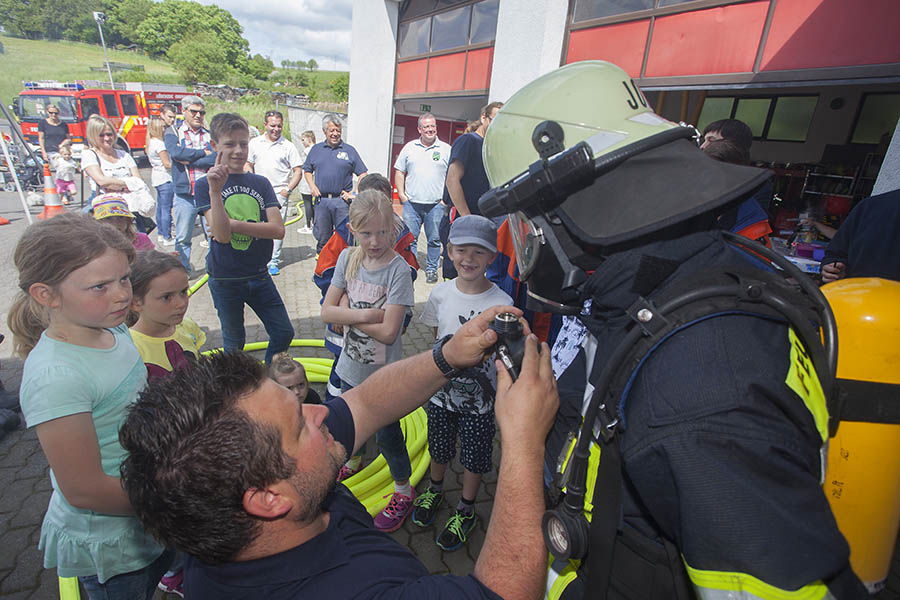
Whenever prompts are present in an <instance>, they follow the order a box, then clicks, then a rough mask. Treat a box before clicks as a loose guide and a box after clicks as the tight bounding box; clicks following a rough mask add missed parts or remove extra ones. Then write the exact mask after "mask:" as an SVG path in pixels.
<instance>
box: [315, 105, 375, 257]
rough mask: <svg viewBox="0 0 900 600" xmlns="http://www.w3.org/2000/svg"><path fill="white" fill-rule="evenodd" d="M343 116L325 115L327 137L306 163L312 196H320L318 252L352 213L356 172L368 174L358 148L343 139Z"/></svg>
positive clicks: (317, 212) (360, 176)
mask: <svg viewBox="0 0 900 600" xmlns="http://www.w3.org/2000/svg"><path fill="white" fill-rule="evenodd" d="M341 127H342V126H341V118H340V117H338V116H337V115H336V114H334V113H329V114H327V115H325V116H324V117H323V118H322V131H323V132H324V133H325V141H324V142H320V143H318V144H316V145H315V146H313V147H312V148H310V149H309V154H308V155H307V157H306V162H305V163H303V176H304V177H305V178H306V182H307V183H308V184H309V189H310V191H311V192H312V195H313V198H318V199H319V204H318V206H316V219H315V221H314V222H313V235H314V236H315V238H316V252H319V251H320V250H321V249H322V246H324V245H325V244H326V243H327V242H328V238H330V237H331V234H332V233H334V226H335V225H336V224H338V223H340V222H341V221H343V220H344V218H346V217H347V216H348V215H349V214H350V208H349V206H350V202H351V201H352V200H353V192H352V190H353V175H354V174H355V175H356V176H357V178H358V179H362V178H363V177H365V176H366V165H365V163H364V162H363V161H362V158H360V156H359V153H358V152H357V151H356V148H354V147H353V146H351V145H350V144H346V143H344V141H343V140H342V139H341Z"/></svg>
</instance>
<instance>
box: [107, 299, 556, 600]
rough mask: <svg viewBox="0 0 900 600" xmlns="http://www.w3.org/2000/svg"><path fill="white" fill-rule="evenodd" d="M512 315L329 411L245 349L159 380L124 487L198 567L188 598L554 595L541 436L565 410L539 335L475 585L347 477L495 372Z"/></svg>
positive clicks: (145, 402)
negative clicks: (437, 565)
mask: <svg viewBox="0 0 900 600" xmlns="http://www.w3.org/2000/svg"><path fill="white" fill-rule="evenodd" d="M500 312H513V313H514V314H517V315H521V311H519V310H518V309H515V308H513V307H509V306H496V307H493V308H490V309H488V310H485V311H484V312H483V313H481V315H479V316H477V317H475V318H473V319H471V320H470V321H468V322H467V323H466V324H464V325H463V326H462V327H461V328H460V329H459V331H457V333H456V334H455V335H454V336H452V337H450V336H448V337H447V338H443V339H442V340H439V341H438V343H437V344H435V349H434V350H433V351H432V352H423V353H421V354H419V355H417V356H413V357H410V358H407V359H405V360H402V361H400V362H396V363H392V364H390V365H387V366H385V367H382V368H381V369H379V370H378V371H377V372H375V373H374V374H373V375H371V376H370V377H369V378H368V379H366V380H365V381H364V382H363V383H362V384H361V385H359V386H358V387H356V388H354V389H352V390H350V391H348V392H347V393H345V394H344V395H343V397H338V398H335V399H334V400H332V401H330V402H328V403H326V404H324V405H314V404H301V403H299V402H298V401H297V397H296V396H295V395H294V394H293V392H291V391H290V390H288V389H287V388H284V387H282V386H280V385H278V384H277V383H275V382H274V381H273V380H270V379H268V378H267V377H266V375H265V370H264V367H263V366H262V365H260V364H259V362H258V361H257V360H255V359H253V358H252V357H250V356H248V355H245V354H242V353H236V354H222V353H216V354H214V355H211V356H209V357H203V358H201V359H200V360H199V361H198V362H197V363H196V364H195V365H192V366H191V367H190V368H188V369H183V370H181V371H177V372H175V373H173V374H172V376H171V377H164V378H157V379H155V380H154V381H153V382H152V383H151V384H150V385H149V386H148V388H147V389H146V390H145V391H144V392H143V393H142V394H141V397H140V400H139V401H138V402H137V403H136V404H135V406H134V407H133V408H132V409H131V411H130V413H129V416H128V418H127V420H126V422H125V423H124V425H123V426H122V428H121V430H120V434H119V435H120V439H121V442H122V446H123V448H124V449H125V450H126V451H127V453H128V458H127V459H126V461H125V463H124V464H123V466H122V478H123V482H124V486H125V490H126V492H127V493H128V497H129V500H130V501H131V505H132V506H133V507H134V509H135V512H136V513H137V515H138V517H139V518H140V519H141V521H142V522H143V523H144V525H145V526H146V527H147V528H148V530H149V531H151V532H152V533H153V534H154V535H155V536H157V538H158V539H160V540H161V541H163V542H164V543H165V544H166V545H167V546H169V547H174V548H177V549H179V550H181V551H183V552H185V553H187V554H188V555H189V558H188V560H187V564H186V567H185V586H184V590H185V594H186V596H187V597H189V598H192V599H193V600H203V599H206V598H210V599H212V598H215V599H216V600H220V599H228V598H235V599H236V598H266V599H268V600H282V599H284V600H297V599H299V598H334V599H342V598H348V599H349V598H352V599H353V600H358V599H367V598H379V599H386V598H397V599H401V598H402V599H409V600H414V599H415V600H418V599H420V598H428V599H429V600H442V599H447V600H449V599H453V600H457V599H463V600H465V599H469V598H472V599H475V598H478V599H490V600H496V599H497V598H507V599H518V598H538V597H541V596H542V595H543V587H544V579H545V576H546V570H547V569H546V566H547V550H546V548H545V547H544V543H543V538H542V536H541V516H542V513H543V511H544V499H543V490H542V487H543V483H542V461H543V457H544V438H545V437H546V435H547V432H548V431H549V429H550V425H551V424H552V422H553V419H554V415H555V413H556V410H557V407H558V405H559V399H558V395H557V393H556V380H555V379H554V378H553V371H552V368H551V364H550V351H549V348H548V347H547V345H546V344H542V345H541V346H540V353H538V341H537V338H536V337H535V336H533V335H530V336H529V337H528V339H527V341H526V350H525V358H524V360H523V362H522V370H521V374H520V375H519V378H518V379H517V380H516V382H515V383H512V381H511V378H510V376H509V375H508V374H507V372H506V371H505V370H504V369H498V370H500V371H501V372H500V373H499V375H498V380H497V400H496V417H497V422H498V424H499V426H500V429H501V431H502V432H503V435H502V439H501V448H502V452H503V460H502V461H501V463H500V468H499V473H498V476H497V490H496V494H495V497H494V505H493V509H492V511H491V515H490V524H489V526H488V528H487V533H486V534H485V538H484V545H483V546H482V549H481V553H480V554H479V556H478V562H477V563H476V565H475V571H474V573H473V574H468V573H454V574H452V575H430V574H429V573H428V570H427V569H426V568H425V566H424V565H423V564H422V563H421V562H420V561H419V560H418V559H417V558H416V557H415V556H413V554H412V553H411V552H410V551H409V549H407V548H405V547H403V546H401V545H400V544H398V543H397V542H396V541H394V540H393V539H391V537H390V536H388V535H387V534H385V533H383V532H380V531H378V530H376V529H375V528H374V526H373V524H372V518H371V517H370V516H369V514H368V513H367V512H366V510H365V509H364V507H363V506H362V504H360V503H359V501H358V500H356V498H354V497H353V495H352V494H350V492H349V491H348V489H347V488H346V487H345V486H344V485H343V484H337V483H336V481H335V477H336V475H337V473H338V471H339V470H340V467H341V464H342V463H343V462H344V460H345V459H346V457H347V454H348V452H349V453H352V452H353V451H354V449H356V448H358V447H360V446H361V445H362V444H363V443H364V442H365V441H366V439H368V438H369V437H371V436H372V435H373V434H374V433H375V432H376V431H377V430H378V429H379V428H380V427H381V426H383V425H385V424H386V423H388V422H391V421H394V420H397V419H398V418H400V417H402V416H403V415H405V414H407V413H409V412H411V411H413V410H416V409H417V408H418V407H419V406H420V405H421V403H422V398H427V397H429V396H430V395H431V394H433V393H434V392H436V391H437V390H438V389H440V388H441V387H442V386H444V385H446V384H447V381H448V379H447V377H453V376H454V372H456V371H455V370H456V369H460V368H464V367H472V366H475V365H478V364H480V363H481V362H482V361H483V360H485V358H486V353H490V352H491V349H492V347H493V345H494V344H495V343H496V341H497V334H496V333H495V332H494V331H493V330H492V329H491V328H490V327H489V325H490V323H491V322H492V321H493V319H494V317H495V316H496V315H497V314H498V313H500ZM526 327H527V325H526ZM526 331H527V329H526Z"/></svg>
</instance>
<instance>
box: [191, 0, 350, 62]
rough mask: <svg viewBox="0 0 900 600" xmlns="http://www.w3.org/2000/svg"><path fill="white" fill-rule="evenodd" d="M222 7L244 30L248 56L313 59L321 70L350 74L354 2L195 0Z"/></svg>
mask: <svg viewBox="0 0 900 600" xmlns="http://www.w3.org/2000/svg"><path fill="white" fill-rule="evenodd" d="M198 1H199V2H200V3H201V4H214V5H216V6H218V7H219V8H224V9H225V10H227V11H229V12H230V13H231V15H232V16H233V17H234V18H235V19H237V20H238V22H239V23H240V24H241V26H242V27H243V28H244V38H245V39H246V40H247V41H249V42H250V53H251V54H257V53H259V54H262V55H263V56H268V57H269V58H271V59H272V62H274V63H275V66H276V67H278V66H280V65H281V61H282V60H285V59H287V60H309V59H310V58H314V59H316V62H317V63H319V68H320V69H325V70H338V71H349V70H350V18H351V14H352V12H353V11H352V8H353V0H198Z"/></svg>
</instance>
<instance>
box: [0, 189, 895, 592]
mask: <svg viewBox="0 0 900 600" xmlns="http://www.w3.org/2000/svg"><path fill="white" fill-rule="evenodd" d="M32 212H34V213H37V212H38V211H37V210H34V211H32ZM0 217H5V218H7V219H9V220H10V221H11V224H10V225H5V226H2V227H0V281H3V282H5V284H4V285H2V286H0V333H3V334H4V335H6V336H7V341H6V342H5V343H3V344H2V345H0V380H2V381H3V382H4V383H5V384H6V386H7V387H8V388H10V389H17V388H18V385H19V381H20V379H21V372H22V361H21V360H19V359H17V358H12V357H11V353H12V344H11V343H10V340H11V335H10V333H9V330H8V328H7V326H6V316H7V313H6V311H7V310H8V308H9V306H10V304H11V301H12V298H13V297H14V295H15V292H16V282H17V277H16V273H15V269H14V267H13V264H12V252H13V249H14V247H15V244H16V242H17V240H18V239H19V236H20V235H21V234H22V231H24V229H25V227H26V226H27V222H26V220H25V218H24V213H23V211H22V208H21V205H20V203H19V200H18V197H17V196H16V195H14V194H8V193H0ZM300 225H301V223H297V224H295V225H294V226H292V227H288V231H287V235H286V238H285V245H284V253H283V258H284V261H285V264H284V268H283V271H282V274H281V275H279V276H278V277H276V279H275V281H276V283H277V285H278V288H279V291H280V292H281V295H282V296H283V297H284V299H285V303H286V305H287V308H288V313H289V314H290V315H291V316H292V320H293V323H294V327H295V329H296V332H297V333H296V337H298V338H321V336H322V333H321V332H322V323H321V320H320V319H319V316H318V314H319V291H318V289H317V288H316V287H315V286H314V285H313V284H312V281H311V280H312V274H313V268H314V256H313V255H314V250H315V247H314V240H313V238H312V236H311V235H302V234H299V233H297V227H298V226H300ZM422 238H423V239H421V240H420V242H421V243H422V247H423V248H424V235H423V236H422ZM199 239H200V236H199V235H198V236H197V237H195V243H194V249H195V250H194V252H195V253H194V255H193V257H192V262H193V265H194V267H195V269H197V270H198V271H199V272H202V271H203V265H204V257H205V253H206V251H205V250H204V249H202V248H200V247H199V246H198V244H197V241H199ZM423 259H424V256H420V261H421V262H423V264H424V260H423ZM424 279H425V278H424V276H421V277H419V279H418V281H417V282H416V284H415V292H416V295H415V297H416V307H415V309H414V310H415V313H416V315H418V314H420V313H421V310H422V306H423V303H424V302H425V300H426V299H427V297H428V293H429V291H430V288H431V287H432V286H429V285H427V284H425V282H424ZM189 315H190V316H191V318H193V319H194V320H195V321H196V322H197V323H198V324H199V325H200V326H201V327H203V328H204V329H206V330H207V334H208V340H207V346H208V347H218V346H221V341H222V339H221V332H220V330H219V323H218V319H217V317H216V314H215V310H214V309H213V305H212V301H211V299H210V296H209V291H208V289H207V288H206V287H205V286H204V288H202V289H201V290H200V291H198V292H197V293H196V294H195V295H194V296H193V297H192V298H191V308H190V312H189ZM265 339H266V338H265V332H264V330H263V329H262V325H261V324H260V322H259V320H258V319H257V318H256V316H255V315H254V314H253V313H252V312H251V311H249V310H248V311H247V341H248V342H249V341H255V340H265ZM432 340H433V336H432V334H431V331H430V330H429V329H428V328H426V327H423V326H421V325H419V324H417V322H416V320H414V321H413V323H412V324H411V325H410V327H409V330H408V331H407V334H406V337H405V338H404V352H405V353H406V354H407V355H409V354H413V353H416V352H419V351H422V350H426V349H428V348H429V347H430V346H431V343H432ZM321 355H322V356H325V354H321ZM318 387H319V388H320V389H319V391H320V392H321V391H322V390H321V386H318ZM496 447H497V445H496V442H495V448H496ZM498 459H499V450H498V451H497V452H495V454H494V461H495V463H496V462H497V461H498ZM48 472H49V470H48V467H47V462H46V460H45V458H44V455H43V453H42V452H41V449H40V446H39V444H38V442H37V438H36V436H35V434H34V431H33V430H27V431H26V430H25V429H24V426H20V427H19V429H18V430H16V431H14V432H12V433H11V434H9V435H7V436H6V437H5V438H3V439H2V440H0V598H3V599H9V600H13V599H16V600H18V599H23V600H24V599H26V598H27V599H30V600H43V599H51V598H58V597H59V595H58V588H57V578H56V573H55V571H48V570H45V569H44V568H43V566H42V558H41V556H40V553H39V552H38V550H37V543H38V540H39V537H40V526H41V520H42V518H43V514H44V511H45V509H46V507H47V502H48V500H49V497H50V480H49V475H48ZM484 481H485V485H484V486H482V491H481V492H480V494H479V496H478V499H477V503H476V512H477V514H478V517H479V520H480V522H479V524H478V526H477V529H476V531H475V533H474V535H473V538H472V539H471V540H470V543H469V545H468V546H467V547H466V548H464V549H461V550H459V551H457V552H444V551H442V550H441V549H440V548H438V547H437V546H436V545H435V544H434V536H435V532H434V530H433V529H427V530H422V529H420V528H418V527H416V526H415V525H413V524H412V522H411V520H407V523H406V524H405V525H404V527H403V528H401V529H400V530H398V531H397V532H395V533H394V534H392V535H393V537H394V538H395V539H396V540H397V541H399V542H400V543H402V544H404V545H407V546H409V547H410V548H411V549H412V550H413V552H415V553H416V554H417V555H418V556H419V557H420V558H421V560H422V561H423V562H424V563H425V565H426V566H427V568H428V569H429V570H430V571H431V572H433V573H451V572H452V573H463V574H464V573H469V572H471V570H472V568H473V565H474V562H475V559H476V558H477V555H478V551H479V550H480V548H481V545H482V543H483V541H484V533H485V523H487V521H488V519H489V518H490V512H491V506H492V499H493V493H494V490H495V486H496V473H491V474H488V475H486V476H485V478H484ZM461 486H462V477H461V471H460V467H459V465H458V464H457V463H454V467H453V473H452V476H450V475H448V476H447V482H446V485H445V489H446V491H447V496H448V498H449V499H450V500H451V501H453V502H454V503H455V502H456V500H457V499H458V497H459V493H460V490H461ZM419 489H420V490H421V489H422V486H421V485H420V486H419ZM449 514H450V508H449V507H445V509H444V511H443V512H442V513H440V514H439V515H438V517H437V519H436V520H435V522H436V523H439V524H440V523H443V522H444V521H445V520H446V518H447V517H448V516H449ZM898 559H900V553H898V552H896V551H895V557H894V563H893V569H892V572H891V575H890V577H889V579H888V587H887V589H886V590H885V591H883V592H882V593H881V594H879V595H878V598H880V599H882V600H886V599H892V600H896V599H900V561H898ZM157 596H158V597H161V594H157Z"/></svg>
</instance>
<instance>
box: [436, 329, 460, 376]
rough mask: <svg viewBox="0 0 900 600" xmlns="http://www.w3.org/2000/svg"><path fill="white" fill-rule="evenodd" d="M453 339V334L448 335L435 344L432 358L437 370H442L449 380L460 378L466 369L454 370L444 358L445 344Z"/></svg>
mask: <svg viewBox="0 0 900 600" xmlns="http://www.w3.org/2000/svg"><path fill="white" fill-rule="evenodd" d="M452 337H453V334H447V335H445V336H444V337H442V338H441V339H439V340H436V341H435V342H434V347H433V348H432V349H431V356H432V358H434V364H436V365H437V368H438V369H440V370H441V374H443V376H444V377H446V378H447V379H453V378H454V377H458V376H459V374H460V373H462V372H463V371H464V370H465V369H454V368H453V367H451V366H450V363H448V362H447V360H446V359H445V358H444V344H446V343H447V342H449V341H450V338H452Z"/></svg>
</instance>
